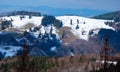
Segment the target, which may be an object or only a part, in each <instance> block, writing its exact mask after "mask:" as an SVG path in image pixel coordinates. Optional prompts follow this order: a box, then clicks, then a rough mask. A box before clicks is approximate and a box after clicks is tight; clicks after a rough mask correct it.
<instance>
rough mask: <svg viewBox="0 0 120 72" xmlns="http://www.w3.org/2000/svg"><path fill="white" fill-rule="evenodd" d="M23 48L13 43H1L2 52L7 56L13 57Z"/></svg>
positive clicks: (0, 49)
mask: <svg viewBox="0 0 120 72" xmlns="http://www.w3.org/2000/svg"><path fill="white" fill-rule="evenodd" d="M20 49H22V47H19V46H12V45H0V52H1V53H2V54H4V53H5V57H12V56H14V55H15V54H16V53H17V51H18V50H20Z"/></svg>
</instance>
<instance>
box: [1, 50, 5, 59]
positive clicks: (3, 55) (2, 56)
mask: <svg viewBox="0 0 120 72" xmlns="http://www.w3.org/2000/svg"><path fill="white" fill-rule="evenodd" d="M5 54H6V53H2V52H0V60H2V59H3V58H4V57H5Z"/></svg>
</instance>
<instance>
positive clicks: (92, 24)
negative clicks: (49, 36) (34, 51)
mask: <svg viewBox="0 0 120 72" xmlns="http://www.w3.org/2000/svg"><path fill="white" fill-rule="evenodd" d="M42 18H43V17H35V16H33V17H32V18H31V19H29V16H25V18H23V19H22V20H20V16H19V15H18V16H11V17H2V19H3V20H4V19H5V20H11V19H13V22H12V24H13V27H14V28H20V27H22V26H24V25H25V24H27V23H33V24H35V26H38V25H40V24H41V20H42ZM56 19H59V20H61V21H62V22H63V24H64V25H63V26H68V27H71V28H72V30H71V31H72V32H73V33H74V34H75V35H77V36H78V37H79V38H81V39H84V40H88V36H89V32H90V31H91V30H94V34H97V33H98V32H99V29H101V28H105V29H113V28H112V27H110V26H108V25H105V23H104V22H107V21H110V22H111V21H112V20H100V19H91V18H85V17H80V16H58V17H56ZM71 20H72V25H71ZM77 20H79V23H78V22H77ZM77 24H78V26H79V29H76V26H77ZM48 29H50V28H48ZM113 30H114V29H113ZM41 31H42V32H45V30H44V28H43V27H42V28H41ZM47 31H49V30H47ZM54 33H56V32H55V30H54Z"/></svg>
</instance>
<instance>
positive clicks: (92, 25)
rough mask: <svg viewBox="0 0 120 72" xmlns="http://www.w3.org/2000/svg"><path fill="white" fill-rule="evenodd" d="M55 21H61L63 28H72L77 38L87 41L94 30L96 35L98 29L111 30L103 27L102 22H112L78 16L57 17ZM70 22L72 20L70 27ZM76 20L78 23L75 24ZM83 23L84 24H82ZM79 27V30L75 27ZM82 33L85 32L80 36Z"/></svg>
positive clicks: (105, 26) (108, 27)
mask: <svg viewBox="0 0 120 72" xmlns="http://www.w3.org/2000/svg"><path fill="white" fill-rule="evenodd" d="M57 19H59V20H61V21H62V22H63V24H64V26H68V27H71V28H72V32H73V33H74V34H75V35H77V36H78V37H79V38H81V39H84V40H88V36H89V32H90V31H91V30H96V33H95V34H97V33H98V32H99V31H98V30H99V29H101V28H105V29H112V30H114V29H113V28H112V27H110V26H107V25H105V23H104V22H109V21H110V22H111V21H112V20H100V19H90V18H84V17H79V16H59V17H57ZM70 20H72V25H71V24H70ZM77 20H79V23H77ZM84 23H85V24H84ZM77 24H78V25H79V27H80V28H79V29H76V25H77ZM82 32H85V33H84V34H82Z"/></svg>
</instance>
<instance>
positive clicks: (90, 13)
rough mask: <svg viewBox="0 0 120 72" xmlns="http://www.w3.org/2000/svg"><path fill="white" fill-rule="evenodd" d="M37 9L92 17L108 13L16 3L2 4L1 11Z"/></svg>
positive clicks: (42, 11)
mask: <svg viewBox="0 0 120 72" xmlns="http://www.w3.org/2000/svg"><path fill="white" fill-rule="evenodd" d="M22 10H24V11H37V12H40V13H41V14H43V15H44V14H48V15H53V16H63V15H66V14H69V15H71V14H74V15H78V16H84V17H91V16H95V15H99V14H104V13H108V12H110V11H106V10H99V9H98V10H94V9H71V8H53V7H48V6H36V7H33V6H14V5H5V6H4V5H0V13H4V12H10V11H22Z"/></svg>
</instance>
